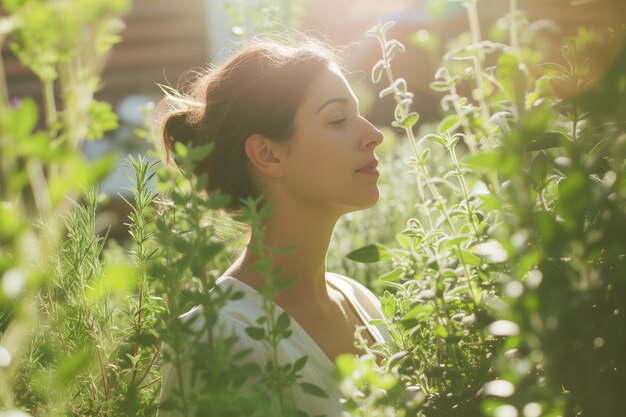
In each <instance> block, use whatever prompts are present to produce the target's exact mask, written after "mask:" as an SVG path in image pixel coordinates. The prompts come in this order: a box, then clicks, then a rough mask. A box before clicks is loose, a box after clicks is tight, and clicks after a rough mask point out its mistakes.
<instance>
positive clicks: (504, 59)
mask: <svg viewBox="0 0 626 417" xmlns="http://www.w3.org/2000/svg"><path fill="white" fill-rule="evenodd" d="M497 74H498V80H499V81H500V84H501V85H502V88H503V89H504V92H505V94H506V95H507V96H508V98H509V99H510V100H511V102H512V103H514V104H515V105H516V106H517V107H518V108H520V106H521V107H523V106H524V94H525V92H526V84H527V80H526V74H525V73H524V72H523V71H522V69H521V65H520V62H519V60H518V59H517V57H516V56H515V55H512V54H502V55H500V57H499V58H498V69H497Z"/></svg>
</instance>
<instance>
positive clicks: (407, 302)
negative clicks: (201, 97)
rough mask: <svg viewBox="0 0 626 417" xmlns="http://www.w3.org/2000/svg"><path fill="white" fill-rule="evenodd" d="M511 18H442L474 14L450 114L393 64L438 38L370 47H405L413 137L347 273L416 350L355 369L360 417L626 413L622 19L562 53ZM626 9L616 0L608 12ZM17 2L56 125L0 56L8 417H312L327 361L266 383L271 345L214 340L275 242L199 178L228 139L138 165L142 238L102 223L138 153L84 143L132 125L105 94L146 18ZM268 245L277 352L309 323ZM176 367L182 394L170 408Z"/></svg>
mask: <svg viewBox="0 0 626 417" xmlns="http://www.w3.org/2000/svg"><path fill="white" fill-rule="evenodd" d="M486 1H487V0H462V1H452V0H430V1H426V2H423V3H424V5H425V6H424V7H427V8H429V10H431V11H432V12H433V14H434V15H435V17H436V14H437V13H438V12H442V10H444V8H445V7H446V6H450V5H456V6H461V7H462V8H463V10H464V13H466V15H467V22H468V28H469V31H468V32H466V33H463V34H461V35H459V36H457V37H455V38H454V39H452V40H450V41H449V42H448V44H447V45H446V46H445V48H443V46H442V48H443V50H442V51H441V52H442V53H441V54H440V55H437V54H436V53H432V54H431V55H432V56H437V57H438V58H437V59H440V60H441V61H440V62H439V63H438V69H437V70H436V71H435V73H434V74H433V79H432V82H431V83H430V87H431V89H432V90H433V93H434V94H437V95H438V99H439V100H440V104H441V118H440V120H439V121H437V122H432V121H424V122H422V121H420V116H419V114H418V113H416V112H414V111H413V109H414V108H415V107H414V105H415V103H414V100H415V96H414V94H413V93H412V91H411V85H409V83H408V82H407V81H406V79H405V78H402V77H398V76H397V75H396V72H397V71H396V69H395V67H394V62H397V59H398V56H399V54H404V55H405V57H407V56H409V58H410V54H411V52H412V51H415V50H416V48H429V46H428V45H426V44H425V43H424V42H423V41H421V40H420V39H423V36H421V37H418V36H415V35H411V38H410V39H411V40H413V42H412V44H411V45H409V44H407V45H405V44H403V42H401V41H400V40H399V39H394V37H393V34H394V33H395V32H394V23H393V22H379V23H378V24H376V25H374V26H373V27H372V29H370V30H369V31H368V32H367V33H366V34H365V36H366V38H367V40H368V41H371V42H374V43H375V44H377V45H378V46H379V47H380V59H379V60H378V61H377V62H376V64H375V65H374V67H373V68H372V69H371V80H372V83H373V84H374V85H375V86H376V88H377V89H378V91H379V92H380V93H379V97H380V99H381V100H390V101H391V102H392V103H393V104H394V109H393V111H392V114H390V115H389V117H390V119H392V120H393V122H392V123H391V124H390V126H388V127H387V128H386V132H389V134H388V136H389V137H395V138H396V139H395V140H393V141H390V142H391V143H392V145H391V146H390V145H387V147H385V146H383V147H382V148H383V151H382V152H381V154H380V155H379V156H380V159H381V172H382V177H381V180H380V186H381V200H380V201H379V203H378V204H377V206H376V207H374V208H372V209H370V210H367V211H363V212H357V213H352V214H350V215H349V216H346V217H345V218H344V219H342V221H341V222H340V223H339V224H338V226H337V230H336V234H337V239H336V240H335V241H334V242H333V245H335V248H336V249H335V250H331V251H329V259H328V269H329V270H334V271H337V272H342V273H345V274H346V275H348V276H352V277H354V278H356V279H359V280H360V281H362V282H364V283H366V284H367V285H369V286H370V287H371V288H372V289H373V291H374V292H376V293H377V294H378V295H379V296H380V301H381V306H382V309H383V312H384V314H385V317H386V318H385V320H384V325H385V326H387V328H388V329H389V331H390V333H391V335H392V337H393V343H392V344H384V345H376V346H374V347H372V348H371V349H367V350H368V353H367V354H365V355H363V356H360V357H356V356H352V355H344V356H341V357H339V359H338V361H337V369H338V375H337V378H338V383H339V384H341V388H342V391H343V392H344V394H345V396H346V399H347V403H346V409H347V411H346V415H350V416H425V417H435V416H494V417H518V416H520V417H521V416H524V417H540V416H550V417H552V416H553V417H557V416H564V417H570V416H572V417H573V416H582V417H596V416H598V417H599V416H607V417H611V416H618V415H621V413H622V411H621V400H622V397H623V393H624V387H626V321H625V319H624V317H625V316H624V314H625V313H626V278H625V276H624V273H623V271H624V270H625V268H626V259H625V258H626V239H624V236H626V178H625V176H624V168H625V165H626V129H624V127H625V121H624V115H626V48H625V46H624V45H625V41H626V33H625V31H626V26H625V25H624V23H623V22H622V21H621V20H620V19H619V18H615V19H613V20H612V21H610V22H608V23H607V24H606V25H604V26H603V27H583V26H581V27H579V28H578V29H577V31H576V33H575V34H573V35H572V36H566V37H559V38H558V41H555V40H554V36H552V37H547V36H546V30H548V29H549V28H551V27H552V26H550V25H549V24H548V23H546V22H545V21H540V22H531V21H529V20H528V18H527V16H526V14H525V12H524V10H523V7H522V6H521V4H518V1H517V0H509V1H508V4H507V6H508V10H507V12H506V14H505V15H503V16H501V17H500V19H498V20H497V22H495V24H494V26H493V28H486V27H485V23H484V22H481V21H480V19H479V16H480V13H479V6H480V4H481V2H486ZM618 3H619V2H618V1H616V2H612V1H609V0H595V4H596V5H597V7H598V9H600V8H604V9H606V10H613V9H614V10H620V7H619V4H618ZM285 4H286V2H284V1H278V0H276V1H263V2H261V4H260V5H259V6H258V7H259V9H257V10H254V11H253V12H251V10H252V9H249V8H250V6H248V5H245V4H244V2H234V3H231V4H229V5H228V6H227V7H226V9H225V10H226V11H227V13H228V15H229V16H230V18H231V20H232V26H233V31H234V32H235V33H236V34H239V35H240V36H241V37H242V39H243V40H244V41H245V40H246V39H249V37H250V36H252V35H254V34H256V33H259V32H264V31H269V30H276V29H277V28H280V27H281V26H280V25H277V23H276V22H277V21H278V19H280V20H282V21H283V22H290V23H291V24H295V23H293V22H294V21H295V20H296V19H295V18H294V16H298V13H301V9H299V7H300V6H298V4H299V3H298V4H296V5H295V6H293V7H294V8H293V9H290V8H286V7H280V6H285ZM0 5H1V8H0V10H1V11H2V12H1V13H0V16H1V17H0V44H4V43H8V44H10V48H11V51H12V53H14V54H15V55H17V56H18V57H19V59H20V61H21V63H22V64H23V65H25V66H27V67H28V68H30V69H31V70H32V71H33V72H34V73H35V74H36V75H37V77H38V78H39V80H40V81H41V86H42V94H43V100H42V102H43V105H42V106H41V108H39V106H38V105H37V104H36V101H35V100H33V99H32V98H29V97H9V95H8V90H7V85H6V81H5V76H4V67H3V65H2V62H1V61H0V416H3V415H7V416H61V415H63V416H64V415H72V416H122V415H124V416H126V415H129V416H155V415H156V413H157V408H159V407H160V409H161V410H162V411H168V412H174V411H178V415H181V416H192V415H193V416H196V415H197V416H251V415H258V416H301V415H304V413H302V412H300V411H298V410H294V409H293V408H292V407H291V406H290V404H289V403H288V401H285V399H284V398H283V397H282V396H281V392H282V391H283V390H284V388H285V387H287V386H292V385H294V384H297V385H298V386H299V388H300V389H302V390H303V391H304V392H305V393H307V395H317V396H324V395H325V393H324V392H323V391H322V390H321V389H320V388H319V387H317V386H315V385H312V384H310V383H308V382H307V381H304V380H302V379H301V378H300V375H299V370H300V369H302V367H303V366H304V364H305V362H306V360H307V358H306V357H302V358H300V359H298V360H297V361H296V362H294V363H282V362H281V361H280V358H277V357H274V358H273V359H272V360H271V361H270V362H268V364H267V366H265V367H259V366H255V365H250V364H249V363H247V362H246V358H247V356H248V355H249V354H250V352H246V351H243V352H234V351H233V350H232V347H233V345H234V340H232V339H230V340H229V339H226V340H222V339H218V338H215V337H213V336H214V334H213V331H212V330H213V326H214V324H215V323H216V321H217V316H218V314H219V311H220V308H221V307H222V306H223V305H224V304H225V303H226V302H227V301H228V300H229V299H236V298H238V297H241V294H238V293H231V292H220V291H218V290H217V289H216V288H215V280H216V279H217V278H218V277H219V276H220V274H221V273H222V271H224V270H225V269H226V268H227V266H228V265H229V260H230V259H233V258H234V257H235V256H236V254H237V253H238V251H239V250H240V249H241V247H242V245H243V241H242V237H243V235H242V230H243V229H242V226H241V223H240V222H248V223H249V224H250V225H251V227H252V228H253V229H254V230H255V231H256V233H257V234H262V233H263V226H262V223H263V222H262V220H263V218H264V217H265V216H267V215H268V210H271V207H267V208H265V209H262V210H259V209H258V207H259V201H255V200H248V201H246V203H245V209H244V210H243V213H242V214H241V216H240V217H238V218H235V219H229V218H227V217H226V216H225V215H224V214H222V213H221V212H220V211H219V209H220V208H223V207H225V206H226V204H227V203H228V201H229V199H230V197H229V196H228V195H224V194H220V193H212V194H211V195H208V196H207V195H205V194H204V193H203V192H202V190H203V189H204V186H205V185H206V183H207V181H208V178H207V177H206V176H194V175H184V174H183V173H192V172H194V166H195V164H196V163H197V162H198V161H199V160H201V159H202V158H204V157H205V156H206V155H207V154H208V153H209V152H211V146H205V147H192V146H191V144H188V145H187V146H185V145H183V144H177V147H176V152H175V155H174V158H175V159H176V161H177V163H178V165H179V166H180V167H181V170H180V171H178V170H176V169H174V168H172V167H171V166H168V165H166V164H162V163H160V162H154V161H152V159H150V158H147V157H145V156H137V157H134V156H129V157H128V159H127V164H126V168H125V169H124V172H125V174H126V175H127V176H128V178H129V180H130V181H131V183H132V186H131V187H130V188H129V192H130V194H131V195H132V198H126V200H127V204H128V205H129V207H130V209H131V212H130V215H129V216H128V219H126V225H127V227H128V233H129V235H128V236H129V239H128V241H126V242H116V241H114V240H112V239H108V236H107V232H106V231H104V232H103V231H101V230H102V227H101V219H100V218H99V213H100V212H99V207H101V206H102V204H103V203H105V202H106V200H107V199H109V198H110V196H106V195H103V194H101V193H100V192H99V191H98V186H97V183H98V181H99V180H101V179H102V178H103V177H104V176H105V175H106V174H108V173H109V172H110V171H111V170H112V169H113V167H114V165H115V162H116V160H115V157H114V156H112V155H104V156H102V157H101V158H100V159H98V160H97V161H92V162H87V161H86V159H85V157H84V156H83V155H82V153H81V148H82V145H83V143H84V142H85V141H86V140H92V139H97V138H101V137H102V136H103V135H105V134H106V133H107V132H108V131H111V130H113V129H116V128H117V116H116V115H115V114H114V113H113V112H112V110H111V106H110V105H109V104H107V103H104V102H100V101H97V100H95V99H94V94H95V93H96V92H97V91H98V90H100V89H102V88H106V86H102V85H101V82H100V74H101V72H102V70H103V68H104V66H105V64H106V58H107V56H108V52H109V51H110V49H111V48H112V47H114V44H116V43H117V42H119V41H120V36H119V33H120V31H121V29H122V27H123V23H122V22H123V19H124V16H125V14H126V13H128V11H129V10H130V7H131V5H132V4H131V2H130V1H129V0H107V1H104V0H61V1H56V2H50V1H44V0H1V1H0ZM563 7H568V8H573V9H574V10H575V8H576V7H578V6H576V5H570V4H569V3H567V2H564V5H563ZM285 10H287V11H288V12H285ZM242 16H247V18H243V17H242ZM373 23H374V22H373ZM481 25H482V27H481ZM546 28H548V29H546ZM487 29H490V31H488V30H487ZM488 32H489V33H490V36H489V37H488V38H485V33H488ZM431 37H432V38H436V33H431ZM405 43H406V42H405ZM550 51H558V52H559V53H558V54H553V53H550ZM431 52H432V50H431ZM155 82H159V80H155ZM163 89H164V92H165V93H167V94H175V93H174V91H173V90H172V89H171V88H169V87H166V86H164V87H163ZM146 118H147V123H146V128H145V130H144V131H142V132H138V133H139V135H138V137H137V140H144V139H141V138H140V137H139V136H141V137H144V138H145V140H148V141H149V142H150V143H151V144H152V145H153V147H154V152H153V156H155V157H156V158H155V159H156V160H157V161H158V159H159V155H160V154H159V152H161V149H160V146H159V145H158V141H157V136H158V134H157V126H155V125H154V123H152V119H153V114H152V112H151V111H150V109H146ZM181 171H182V172H181ZM77 179H78V180H77ZM121 198H125V197H121ZM254 249H255V251H256V253H257V254H258V255H259V257H260V261H259V262H258V264H257V265H256V268H257V271H258V272H259V274H260V275H261V276H262V277H263V278H264V280H265V282H266V284H267V286H266V289H267V290H266V291H265V292H264V293H263V295H264V297H265V299H266V304H265V312H266V313H267V314H266V316H264V317H261V318H260V319H259V322H258V327H250V328H248V329H247V330H246V332H247V333H248V335H249V336H251V337H253V338H254V339H257V340H264V341H265V342H266V343H268V345H269V346H274V347H275V346H277V345H278V344H279V343H280V341H281V340H282V339H283V338H287V337H289V335H290V329H289V326H290V321H291V319H290V317H289V316H288V315H286V314H277V312H276V310H275V308H274V307H275V304H274V303H272V302H271V301H272V300H273V298H274V297H275V295H276V293H277V292H279V291H280V290H281V285H279V284H278V281H276V279H275V278H276V276H277V274H279V273H280V271H275V270H273V268H272V257H273V256H275V255H276V254H277V253H278V252H280V251H288V250H290V249H291V248H273V247H265V246H263V245H258V246H257V247H255V248H254ZM331 249H332V248H331ZM280 282H281V283H282V282H283V281H280ZM197 306H201V309H199V310H195V311H199V312H200V313H199V314H195V315H194V316H193V319H191V320H189V319H185V317H186V316H185V315H184V314H185V313H186V312H188V311H190V310H191V309H192V308H194V307H197ZM181 316H182V317H181ZM355 336H356V340H357V343H361V344H363V345H364V341H359V337H358V334H357V335H355ZM364 347H365V346H364ZM377 356H378V357H380V358H382V360H381V361H380V366H378V365H376V361H375V358H376V357H377ZM185 367H191V369H193V372H191V374H190V375H191V377H190V380H187V381H183V370H184V369H185ZM166 372H167V373H174V375H178V376H179V377H180V382H181V387H182V388H181V389H179V390H178V391H176V392H174V395H173V396H171V397H170V398H169V400H168V401H163V402H162V403H161V404H159V393H160V390H161V376H162V375H163V374H165V373H166ZM251 382H254V384H253V385H254V387H255V388H254V389H250V390H245V391H244V390H241V389H240V388H241V387H242V386H244V385H247V384H250V383H251ZM257 382H260V383H257ZM192 383H193V384H199V386H204V387H206V388H207V389H203V390H191V389H190V387H191V384H192Z"/></svg>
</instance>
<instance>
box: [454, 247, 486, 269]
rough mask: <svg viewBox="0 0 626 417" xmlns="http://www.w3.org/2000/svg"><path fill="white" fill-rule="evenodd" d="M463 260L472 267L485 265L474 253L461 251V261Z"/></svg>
mask: <svg viewBox="0 0 626 417" xmlns="http://www.w3.org/2000/svg"><path fill="white" fill-rule="evenodd" d="M461 257H462V259H463V262H464V263H465V264H467V265H470V266H480V265H482V264H483V261H482V260H481V259H480V257H478V256H476V255H474V254H473V253H472V252H469V251H466V250H461V251H460V252H459V259H461Z"/></svg>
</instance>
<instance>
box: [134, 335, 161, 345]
mask: <svg viewBox="0 0 626 417" xmlns="http://www.w3.org/2000/svg"><path fill="white" fill-rule="evenodd" d="M129 341H130V342H132V343H137V344H139V345H141V346H156V345H158V344H159V342H160V339H159V338H158V337H157V336H155V335H153V334H152V333H140V334H134V335H132V336H131V337H130V338H129Z"/></svg>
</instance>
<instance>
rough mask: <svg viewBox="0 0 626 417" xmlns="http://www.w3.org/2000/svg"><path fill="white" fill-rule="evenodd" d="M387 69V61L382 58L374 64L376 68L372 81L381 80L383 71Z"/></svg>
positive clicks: (375, 82)
mask: <svg viewBox="0 0 626 417" xmlns="http://www.w3.org/2000/svg"><path fill="white" fill-rule="evenodd" d="M384 70H385V61H384V60H382V59H381V60H380V61H378V62H377V63H376V65H374V68H372V82H373V83H374V84H377V83H378V82H380V79H381V78H382V76H383V71H384Z"/></svg>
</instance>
